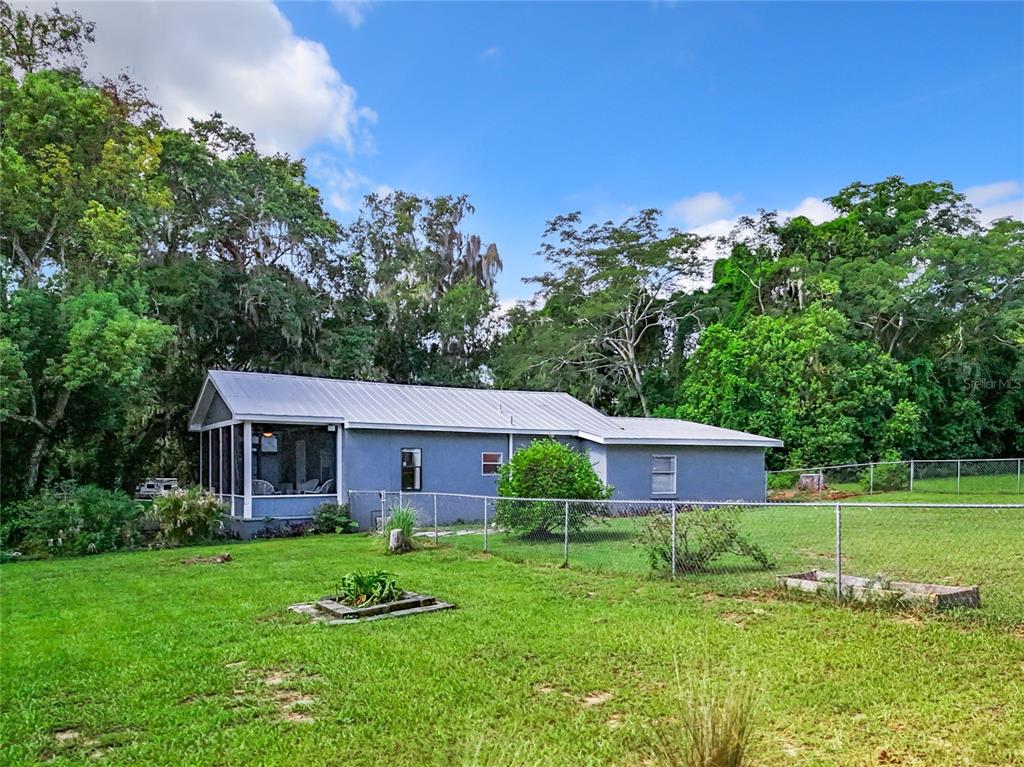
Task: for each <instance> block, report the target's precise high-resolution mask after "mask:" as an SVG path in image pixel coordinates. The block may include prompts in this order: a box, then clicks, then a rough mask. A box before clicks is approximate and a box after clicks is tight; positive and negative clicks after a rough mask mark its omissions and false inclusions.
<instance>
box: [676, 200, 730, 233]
mask: <svg viewBox="0 0 1024 767" xmlns="http://www.w3.org/2000/svg"><path fill="white" fill-rule="evenodd" d="M740 199H741V198H740V197H739V196H735V197H725V196H723V195H721V194H719V193H718V192H700V193H698V194H695V195H693V196H692V197H684V198H683V199H681V200H678V201H676V202H674V203H672V205H670V206H669V209H668V217H669V218H670V219H673V220H675V221H678V222H679V223H681V224H682V225H683V226H685V227H688V228H691V229H692V228H694V227H698V226H704V225H705V224H710V223H711V222H713V221H717V220H720V219H723V218H726V217H727V216H728V215H729V214H730V213H732V211H733V209H734V208H735V205H736V203H737V202H739V201H740Z"/></svg>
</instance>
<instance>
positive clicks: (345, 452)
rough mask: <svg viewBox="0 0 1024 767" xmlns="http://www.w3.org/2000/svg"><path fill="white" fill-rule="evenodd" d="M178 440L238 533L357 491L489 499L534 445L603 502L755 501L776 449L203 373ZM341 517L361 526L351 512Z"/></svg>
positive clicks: (573, 405)
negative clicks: (551, 451) (579, 461)
mask: <svg viewBox="0 0 1024 767" xmlns="http://www.w3.org/2000/svg"><path fill="white" fill-rule="evenodd" d="M189 428H190V430H191V431H196V432H198V433H199V470H200V483H201V484H202V485H203V486H205V487H207V488H209V489H210V490H211V491H213V492H215V493H218V494H219V495H221V497H222V498H223V500H224V501H225V502H226V503H228V504H229V505H230V508H231V515H232V523H233V524H235V526H236V529H239V530H242V531H243V532H244V531H246V530H251V529H252V528H253V526H254V525H259V524H262V522H263V520H264V519H266V518H268V517H269V518H274V519H277V520H282V519H308V518H309V516H310V514H311V512H312V510H313V509H315V508H316V507H317V506H319V505H320V504H322V503H325V502H332V503H334V502H337V503H345V502H347V501H349V500H350V499H356V498H358V497H363V496H365V497H367V498H369V497H372V496H373V494H372V493H362V492H359V491H391V492H396V493H397V492H403V493H404V494H409V496H408V497H410V498H412V497H413V496H414V495H415V494H429V493H442V492H443V493H465V494H472V495H494V493H495V490H496V483H497V471H498V467H500V466H501V464H502V463H504V462H505V461H506V460H508V458H509V456H510V455H512V453H513V452H514V451H515V450H517V449H519V448H520V447H522V446H524V445H526V444H529V442H531V441H532V440H534V439H537V438H539V437H545V436H551V437H554V438H556V439H558V440H561V441H563V442H566V443H567V444H570V445H572V446H574V447H576V448H578V449H580V450H584V451H587V452H589V454H590V459H591V462H592V463H593V465H594V467H595V469H596V470H597V472H598V474H599V475H600V476H601V477H602V478H603V479H604V480H605V481H606V482H607V483H608V484H610V485H612V486H613V487H614V488H615V497H616V498H621V499H660V500H683V501H687V500H690V501H695V500H704V501H711V500H716V501H722V500H737V501H763V500H764V498H765V471H764V469H765V466H764V451H765V449H767V448H770V447H781V446H782V442H780V441H779V440H777V439H770V438H768V437H760V436H757V435H754V434H746V433H744V432H739V431H733V430H730V429H720V428H718V427H715V426H706V425H704V424H698V423H692V422H689V421H681V420H677V419H671V418H615V417H611V416H607V415H604V414H603V413H601V412H599V411H597V410H595V409H594V408H592V407H590V406H588V405H586V404H584V403H583V402H580V401H579V400H577V399H575V398H574V397H571V396H569V395H568V394H563V393H557V392H527V391H500V390H489V389H457V388H450V387H435V386H414V385H404V384H386V383H368V382H362V381H341V380H336V379H329V378H310V377H305V376H293V375H278V374H270V373H242V372H232V371H226V370H211V371H209V372H208V373H207V376H206V380H205V382H204V383H203V387H202V389H201V391H200V393H199V397H198V399H197V401H196V404H195V407H194V408H193V409H192V413H191V416H190V420H189ZM439 513H440V514H441V517H442V521H449V520H447V519H446V518H445V517H446V516H451V517H452V518H453V519H454V517H455V516H461V517H463V518H465V514H464V513H463V512H461V511H459V512H455V511H451V512H447V513H446V512H445V511H443V510H442V511H441V512H439ZM353 516H354V517H355V518H356V519H357V521H359V522H360V525H361V526H362V527H367V526H369V525H370V523H371V521H372V520H371V513H370V509H369V508H362V509H361V508H358V504H356V503H353Z"/></svg>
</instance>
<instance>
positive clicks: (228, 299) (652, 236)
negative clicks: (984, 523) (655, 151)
mask: <svg viewBox="0 0 1024 767" xmlns="http://www.w3.org/2000/svg"><path fill="white" fill-rule="evenodd" d="M92 37H93V27H92V24H91V23H90V22H88V21H87V20H85V19H83V18H82V17H81V16H80V15H79V14H78V13H64V12H62V11H60V10H59V9H57V8H55V9H53V10H52V11H49V12H43V13H35V12H30V11H22V10H16V9H14V8H12V7H11V6H10V5H8V4H6V3H0V56H2V64H0V120H2V123H0V140H2V145H0V173H2V177H0V212H2V216H0V270H2V281H3V296H2V300H0V329H2V334H0V422H2V428H3V434H2V437H3V439H2V443H0V457H2V461H3V472H2V477H0V483H2V484H0V494H2V496H3V498H4V500H5V501H6V500H13V499H17V498H20V497H24V496H27V495H31V494H32V493H34V492H36V491H37V490H38V489H39V488H40V487H41V486H43V485H47V484H50V483H52V482H55V481H57V480H61V479H66V478H75V479H78V480H79V481H82V482H90V483H95V484H99V485H103V486H107V487H118V486H120V487H125V488H128V489H130V488H131V487H132V486H133V485H134V484H135V483H136V482H137V481H138V480H139V479H140V478H141V477H144V476H151V475H169V476H179V477H183V478H187V477H190V476H192V475H194V471H195V469H194V461H195V460H196V449H195V442H194V436H191V435H189V433H188V431H187V417H188V412H189V409H190V408H191V406H192V403H193V401H194V398H195V396H196V393H197V391H198V389H199V386H200V383H201V381H202V378H203V376H204V374H205V372H206V370H207V369H208V368H211V367H222V368H232V369H242V370H262V371H277V372H289V373H300V374H316V375H326V376H333V377H341V378H356V379H364V380H382V381H394V382H414V383H424V384H447V385H459V386H497V387H505V388H511V387H518V388H535V389H559V390H564V391H569V392H571V393H572V394H574V395H576V396H577V397H579V398H581V399H583V400H584V401H587V402H590V403H592V404H594V405H595V406H597V407H600V408H602V409H604V410H606V411H608V412H612V413H617V414H631V415H647V414H655V415H663V416H670V417H682V418H690V419H693V420H700V421H706V422H709V423H715V424H718V425H721V426H726V427H731V428H739V429H744V430H750V431H755V432H761V433H765V434H771V435H773V436H777V437H780V438H782V439H784V440H786V443H787V448H786V449H785V450H784V451H777V452H776V454H775V455H773V456H772V458H771V460H772V461H773V462H775V463H776V464H782V463H787V462H788V463H802V462H815V463H817V462H824V461H846V460H859V459H864V458H869V457H870V458H877V457H879V456H881V455H883V454H889V453H893V452H899V453H900V454H902V455H905V456H914V455H949V456H956V455H1000V454H1006V453H1011V452H1019V451H1021V450H1022V449H1024V418H1022V413H1024V407H1022V403H1024V392H1022V391H1021V381H1022V380H1024V355H1022V347H1024V330H1022V328H1024V284H1022V280H1024V276H1022V275H1024V246H1022V239H1024V238H1022V235H1024V229H1022V224H1021V223H1020V222H1016V221H1011V220H1005V221H1000V222H996V223H994V224H992V225H991V226H989V227H982V226H980V225H979V224H978V222H977V213H976V211H974V210H972V209H971V208H970V206H969V205H968V204H967V203H966V201H965V199H964V197H963V195H962V194H960V193H958V192H956V191H955V190H954V189H953V188H952V186H951V185H949V184H946V183H932V182H926V183H920V184H910V183H907V182H904V181H903V180H901V179H898V178H891V179H886V180H884V181H882V182H880V183H877V184H870V185H865V184H852V185H850V186H848V187H846V188H845V189H843V190H841V191H840V192H839V193H838V194H837V195H835V196H834V197H832V198H830V199H829V202H830V203H831V204H832V206H833V207H834V208H835V210H836V212H837V216H836V218H835V219H833V220H831V221H828V222H825V223H823V224H813V223H811V222H810V221H808V220H807V219H805V218H796V219H793V220H789V221H780V220H779V218H778V216H777V215H776V214H774V213H763V214H761V215H760V216H759V217H757V218H751V219H742V220H741V221H740V222H739V225H738V226H737V228H736V230H735V231H734V232H733V233H732V235H731V236H730V237H728V238H726V239H725V240H723V241H722V242H721V243H719V247H720V248H721V249H722V250H723V253H722V255H723V257H722V258H720V259H719V260H717V261H715V262H714V264H713V270H712V272H711V273H710V274H709V273H708V270H709V261H708V259H707V258H706V256H705V253H706V251H707V248H708V247H709V243H708V241H707V239H706V238H701V237H698V236H696V235H694V234H691V233H686V232H679V231H675V230H672V229H669V228H666V227H665V226H664V223H663V220H662V217H661V215H660V213H659V212H658V211H656V210H648V211H643V212H642V213H640V214H638V215H636V216H633V217H631V218H629V219H627V220H625V221H623V222H620V223H611V222H609V223H605V224H588V223H586V222H584V220H583V219H582V217H581V216H580V214H579V213H570V214H567V215H562V216H558V217H555V218H554V219H552V220H551V221H550V222H549V224H548V226H547V229H546V231H545V232H544V235H543V239H542V243H541V249H540V253H541V255H543V256H544V258H545V259H546V262H547V264H548V267H549V268H548V271H547V272H545V273H544V274H541V275H538V276H536V277H535V278H533V279H532V281H531V282H532V283H533V284H534V285H535V286H536V295H535V298H534V300H533V301H532V302H526V303H521V304H520V305H519V306H517V307H515V308H513V309H512V310H511V311H509V312H508V313H507V314H505V315H504V316H503V315H501V313H499V312H498V311H497V307H498V300H497V295H496V292H495V279H496V277H497V275H498V273H499V272H500V270H501V268H502V263H501V258H500V256H499V252H498V249H497V247H496V245H494V244H490V243H485V242H483V241H482V240H481V238H480V237H479V236H478V235H476V234H474V233H472V232H471V231H468V225H469V216H470V215H471V214H472V212H473V206H472V203H471V201H470V199H469V197H468V196H467V195H443V196H438V197H425V196H421V195H413V194H409V193H405V192H401V191H396V192H393V193H389V194H384V195H369V196H368V197H366V198H365V200H364V201H363V204H362V207H361V209H360V211H359V214H358V216H357V217H356V218H355V220H354V221H352V222H350V223H347V224H344V225H342V224H340V223H339V222H337V221H336V220H334V219H333V218H332V217H331V215H330V214H329V213H328V212H327V210H326V209H325V207H324V204H323V200H322V198H321V195H320V193H319V191H318V190H317V189H316V188H315V187H314V186H313V185H312V184H311V183H310V182H309V180H308V179H307V171H306V166H305V164H304V163H303V161H302V160H301V159H296V158H292V157H290V156H288V155H286V154H266V153H263V152H261V151H260V150H259V148H258V147H257V144H256V142H255V139H254V137H253V136H252V135H251V134H249V133H246V132H245V131H244V130H242V129H239V128H237V127H235V126H232V125H230V124H228V123H227V122H225V121H224V120H223V118H222V117H221V116H220V115H218V114H213V115H211V116H209V117H208V118H205V119H196V120H193V121H192V122H191V124H190V126H189V127H188V128H187V129H176V128H171V127H169V126H168V125H167V124H166V123H165V122H164V120H163V119H162V117H161V114H160V110H159V107H158V105H156V104H154V103H152V101H151V100H150V99H149V98H148V97H147V95H146V92H145V91H144V89H143V88H142V87H140V86H139V84H137V83H135V82H133V81H132V80H131V79H130V78H129V77H127V76H125V75H120V76H116V77H110V78H102V79H99V80H92V79H89V78H88V77H86V75H85V74H84V63H85V55H86V51H87V46H88V44H89V43H90V42H91V41H92ZM1014 384H1016V385H1014Z"/></svg>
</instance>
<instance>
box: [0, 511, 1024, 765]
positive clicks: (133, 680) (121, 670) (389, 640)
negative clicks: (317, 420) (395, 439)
mask: <svg viewBox="0 0 1024 767" xmlns="http://www.w3.org/2000/svg"><path fill="white" fill-rule="evenodd" d="M801 519H803V520H804V521H803V524H807V525H808V526H809V527H808V529H809V530H811V531H812V532H814V533H815V534H818V532H819V531H818V528H819V523H818V522H817V521H816V520H815V521H807V520H806V519H805V518H801ZM769 521H770V520H769ZM766 524H767V523H766ZM824 528H826V529H824V530H822V531H821V536H822V538H821V543H822V545H825V544H826V543H827V541H828V539H829V536H828V534H827V528H828V525H827V524H826V525H824ZM786 529H789V527H787V528H786ZM765 531H766V532H767V531H768V528H767V527H766V528H765ZM817 543H818V541H817V540H815V541H808V542H806V545H807V546H809V548H811V549H814V548H817ZM801 545H803V544H801ZM224 548H225V547H215V548H207V549H184V550H177V551H160V552H139V553H131V554H112V555H103V556H98V557H91V558H83V559H68V560H55V561H41V562H24V563H17V564H13V565H5V566H3V567H2V568H0V580H2V583H0V596H2V602H0V605H2V630H3V631H2V634H3V651H2V665H0V680H2V681H0V683H2V712H0V713H2V719H0V722H2V730H3V738H2V742H3V746H2V749H3V750H2V761H3V763H4V764H37V763H39V761H40V760H43V761H45V762H46V763H48V764H52V765H62V764H84V763H96V764H111V765H114V764H146V765H161V764H198V765H252V764H301V765H304V766H309V765H328V764H330V765H381V764H388V765H446V766H448V765H463V764H470V765H475V764H480V765H485V764H486V765H510V764H522V765H527V764H529V765H534V764H555V765H558V764H573V765H604V764H614V765H629V764H641V763H645V760H647V758H648V755H649V743H650V737H649V732H650V728H652V727H667V728H669V729H671V728H672V727H673V723H674V722H675V717H677V715H678V712H679V702H678V693H679V689H678V684H677V676H676V673H677V672H676V668H677V666H678V668H679V669H680V670H681V674H682V676H683V677H686V676H687V675H688V674H689V673H691V672H692V670H693V669H699V668H707V669H709V670H710V671H711V673H712V674H713V676H714V677H716V678H730V677H733V676H735V675H737V674H739V675H744V676H746V677H747V678H749V679H750V680H751V683H752V684H753V685H754V686H755V687H756V689H757V691H758V695H759V697H760V708H761V718H760V723H759V726H758V729H757V732H758V739H757V743H756V750H755V758H754V760H753V762H752V763H753V764H758V765H791V764H803V765H835V764H843V765H860V764H877V763H879V762H880V761H882V760H883V759H891V760H893V763H895V762H896V760H899V763H902V764H928V765H953V764H957V765H966V764H972V765H977V764H990V765H1007V764H1013V763H1020V760H1024V687H1022V685H1021V681H1020V680H1021V673H1022V670H1024V625H1021V624H1017V625H1016V626H1014V625H1013V624H1011V623H1005V624H1004V623H1000V622H989V621H981V622H978V621H970V620H966V619H964V618H963V617H961V616H923V615H916V614H899V613H891V612H886V611H882V610H869V609H851V608H848V607H836V606H833V605H830V604H825V603H818V602H807V601H797V600H791V599H780V598H777V597H774V596H773V595H771V594H753V595H750V594H748V595H743V596H742V598H739V597H738V596H737V597H733V596H721V595H719V594H717V593H715V592H716V591H718V589H717V588H716V584H715V581H714V580H713V579H711V580H706V581H701V582H693V581H690V580H689V579H685V581H684V583H682V584H677V585H675V586H673V585H671V584H668V583H665V582H663V581H651V580H644V579H641V578H636V577H627V576H617V575H608V574H598V573H595V572H592V571H590V570H589V569H587V568H585V567H582V566H579V567H574V568H572V569H569V570H563V569H559V568H557V567H544V566H533V565H523V564H517V563H514V562H512V561H509V560H508V559H505V558H503V557H500V556H495V555H490V556H487V555H483V554H480V553H476V552H472V551H469V550H464V549H458V548H445V547H443V548H441V549H435V550H425V551H420V552H417V553H414V554H411V555H405V556H402V557H388V556H385V555H383V554H381V553H380V541H378V540H375V539H370V538H366V537H363V536H349V537H339V536H331V537H322V538H305V539H295V540H277V541H266V542H259V543H248V544H238V545H233V546H230V547H227V548H228V550H230V552H231V554H232V556H233V557H234V561H233V562H231V563H228V564H220V565H203V564H200V565H184V564H181V561H180V560H181V559H182V558H184V557H191V556H195V555H197V554H203V553H214V552H217V551H220V550H223V549H224ZM996 556H997V555H996V554H994V553H993V552H991V551H989V552H987V557H988V558H989V559H995V558H996ZM375 567H385V568H387V569H389V570H391V571H392V572H395V573H396V574H398V575H399V576H400V578H401V580H402V582H403V584H404V585H406V586H407V587H409V588H412V589H416V590H420V591H426V592H430V593H434V594H437V595H438V596H440V597H442V598H444V599H447V600H450V601H453V602H455V603H456V604H457V605H458V606H459V609H458V610H455V611H451V612H447V613H437V614H433V615H425V616H416V617H413V618H405V619H400V620H394V621H378V622H375V623H369V624H363V625H358V626H343V627H326V626H313V625H309V624H306V623H305V622H304V621H303V620H301V619H299V618H298V617H297V616H294V615H292V614H290V613H288V612H287V611H286V610H285V607H286V606H287V605H288V604H290V603H293V602H297V601H303V600H309V599H312V598H315V597H317V596H320V595H322V594H324V593H326V592H328V591H329V590H330V588H331V585H332V583H333V582H334V581H335V580H337V577H338V576H339V575H340V574H341V573H343V572H344V571H346V570H349V569H353V568H375ZM726 580H727V581H728V579H726ZM732 589H733V585H732V584H730V583H726V588H725V589H723V590H724V591H726V592H730V591H732ZM599 693H600V694H599ZM588 695H594V696H595V697H594V698H592V700H596V701H598V703H597V704H596V705H585V698H586V697H587V696H588ZM90 757H97V759H96V760H95V761H93V760H92V759H91V758H90Z"/></svg>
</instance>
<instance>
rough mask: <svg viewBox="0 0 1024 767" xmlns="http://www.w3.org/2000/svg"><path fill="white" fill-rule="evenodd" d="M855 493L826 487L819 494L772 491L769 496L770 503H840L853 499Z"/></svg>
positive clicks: (808, 491)
mask: <svg viewBox="0 0 1024 767" xmlns="http://www.w3.org/2000/svg"><path fill="white" fill-rule="evenodd" d="M856 495H858V494H857V493H851V492H850V491H848V490H836V489H835V488H830V487H827V488H825V489H824V490H822V491H821V492H814V491H811V490H796V489H794V490H773V491H772V492H771V493H770V494H769V496H768V500H770V501H841V500H842V499H843V498H853V497H855V496H856Z"/></svg>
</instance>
